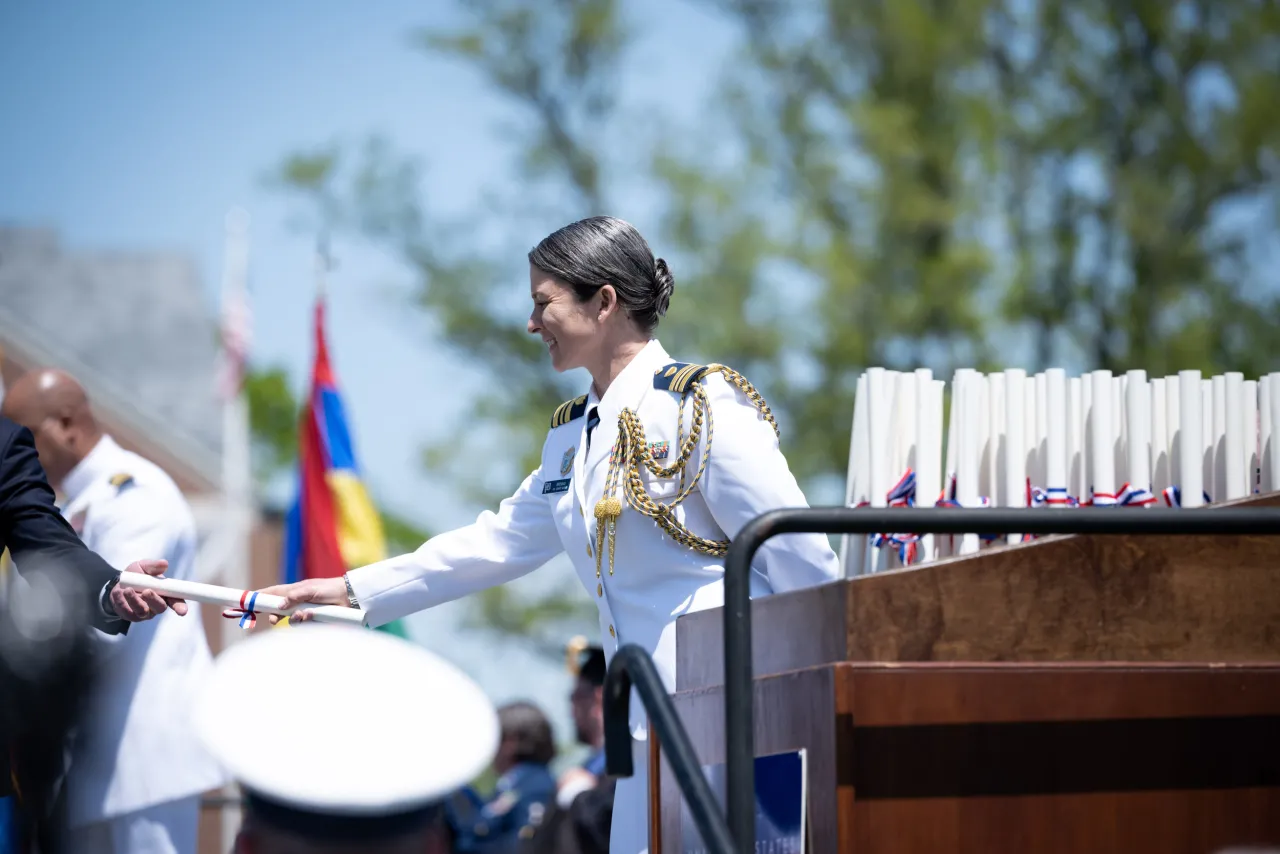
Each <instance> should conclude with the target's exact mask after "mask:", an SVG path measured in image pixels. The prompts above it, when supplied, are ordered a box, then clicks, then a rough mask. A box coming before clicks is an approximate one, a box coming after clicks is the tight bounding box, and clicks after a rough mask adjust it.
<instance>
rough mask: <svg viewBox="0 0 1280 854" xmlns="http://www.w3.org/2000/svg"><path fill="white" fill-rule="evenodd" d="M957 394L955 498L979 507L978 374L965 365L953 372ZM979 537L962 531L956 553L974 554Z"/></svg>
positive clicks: (980, 390) (965, 505) (968, 505)
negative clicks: (961, 369) (957, 435)
mask: <svg viewBox="0 0 1280 854" xmlns="http://www.w3.org/2000/svg"><path fill="white" fill-rule="evenodd" d="M956 374H957V376H956V386H957V387H956V395H957V397H958V398H959V401H960V406H959V410H960V411H959V415H958V417H957V419H956V427H957V430H958V432H959V439H960V442H959V444H960V448H959V453H957V455H956V501H958V502H959V504H960V506H961V507H977V506H978V438H979V429H980V427H979V422H980V419H981V417H982V414H981V412H980V411H979V410H980V408H981V401H982V387H981V385H980V383H979V380H980V379H981V377H980V376H979V375H978V373H977V371H974V370H972V369H968V368H966V369H965V370H963V371H957V372H956ZM979 547H980V540H979V539H978V535H977V534H976V533H974V534H964V535H963V536H962V538H961V540H960V543H959V549H958V550H957V551H958V553H959V554H962V555H963V554H973V553H974V552H976V551H978V549H979Z"/></svg>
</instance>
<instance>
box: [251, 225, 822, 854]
mask: <svg viewBox="0 0 1280 854" xmlns="http://www.w3.org/2000/svg"><path fill="white" fill-rule="evenodd" d="M529 262H530V266H529V287H530V294H531V296H532V298H533V312H532V314H531V315H530V317H529V324H528V329H529V332H530V333H532V334H534V335H539V336H541V337H542V339H543V341H545V342H546V345H547V350H548V353H549V355H550V357H551V363H552V365H553V366H554V367H555V369H556V370H557V371H565V370H569V369H572V368H586V369H587V370H588V371H589V372H590V374H591V378H592V383H591V387H590V389H589V390H588V391H587V393H586V394H584V395H583V396H581V397H578V398H576V399H574V400H570V401H567V402H566V403H564V404H562V405H561V406H560V407H559V408H558V409H556V411H555V413H554V414H553V415H552V418H551V429H550V431H549V432H548V433H547V438H546V442H545V444H544V445H543V449H542V462H541V464H540V465H539V466H538V468H537V469H536V470H535V471H533V472H532V473H531V474H530V475H529V476H528V477H526V478H525V480H524V482H523V483H522V484H520V488H519V489H517V490H516V492H515V494H514V495H512V496H511V497H510V498H508V499H506V500H504V501H503V502H502V503H501V505H500V506H499V507H498V511H497V512H496V513H492V512H488V511H486V512H484V513H482V514H481V515H480V517H479V518H478V519H476V521H475V522H474V523H473V524H471V525H468V526H466V527H464V528H460V529H457V530H454V531H450V532H448V533H444V534H440V535H439V536H436V537H433V538H432V539H431V540H429V541H428V542H427V543H425V544H423V545H422V546H421V547H420V548H419V549H418V550H417V551H415V552H413V553H412V554H407V555H402V556H400V557H395V558H390V559H388V560H384V561H380V562H378V563H375V564H371V565H369V566H365V567H361V568H359V569H354V570H352V571H351V572H349V573H348V574H347V575H346V576H345V579H344V578H334V579H316V580H311V581H303V582H299V583H298V584H294V585H281V586H279V587H273V588H269V592H273V593H277V594H280V595H284V596H286V597H287V598H288V599H289V600H290V603H291V604H292V603H298V602H323V603H329V604H347V605H353V604H354V605H358V607H361V608H364V609H365V610H366V611H367V612H368V615H369V620H370V622H371V623H372V624H373V625H381V624H383V623H387V622H390V621H391V620H395V619H399V618H401V617H404V616H405V615H406V614H410V613H413V612H415V611H420V610H422V609H424V608H430V607H432V606H433V605H438V604H440V603H441V602H447V601H450V600H453V599H457V598H459V597H461V596H466V595H467V594H470V593H474V592H476V591H478V590H482V589H484V588H486V587H490V586H493V585H496V584H503V583H505V582H507V581H511V580H512V579H515V578H518V577H520V576H522V575H525V574H526V573H529V572H531V571H533V570H534V569H537V568H538V567H539V566H541V565H543V564H544V563H546V562H547V561H548V560H550V559H551V558H553V557H555V556H556V555H557V554H559V553H560V552H561V551H564V552H566V553H567V554H568V555H569V557H570V558H571V559H572V561H573V564H574V566H575V568H576V569H577V572H578V577H579V578H581V579H582V583H583V585H584V586H585V587H586V589H587V590H588V591H589V594H590V596H591V598H592V599H593V600H594V601H595V603H596V605H597V607H598V608H599V613H600V632H601V637H602V641H603V646H604V649H605V653H606V655H608V656H609V657H610V659H612V655H613V653H614V652H615V651H616V650H617V649H618V647H619V645H621V644H625V643H634V644H639V645H640V646H641V647H642V648H644V649H646V650H648V651H649V652H650V653H651V654H652V655H653V659H654V662H655V664H656V665H657V668H658V670H659V672H660V673H661V674H662V677H663V679H664V681H665V682H666V685H667V688H668V690H673V689H674V687H675V663H676V657H675V621H676V618H677V617H679V616H680V615H681V614H686V613H689V612H692V611H698V610H701V609H704V608H713V607H716V606H719V605H721V604H722V602H723V590H722V578H723V575H724V553H725V550H726V548H727V545H728V540H729V539H730V538H731V537H732V536H734V535H735V534H736V533H737V532H738V530H739V529H740V528H741V527H742V526H743V525H744V524H746V523H747V522H748V521H750V520H751V519H753V518H755V517H756V516H758V515H760V514H761V513H764V512H766V511H768V510H772V509H776V508H779V507H801V506H806V501H805V498H804V494H803V493H802V492H801V490H800V487H799V486H798V485H797V483H796V480H795V478H794V476H793V475H792V474H791V471H790V470H789V468H788V466H787V462H786V460H785V459H784V457H783V455H782V453H781V451H780V450H779V445H778V434H777V427H776V424H775V423H774V420H773V415H772V413H771V412H770V411H769V409H768V406H767V405H766V404H765V403H764V401H763V400H762V399H761V398H760V396H759V395H758V394H757V393H756V392H755V390H754V389H753V388H752V387H751V385H750V384H749V383H748V382H747V381H746V380H745V379H744V378H742V377H741V376H740V375H738V374H737V373H735V372H734V371H732V370H730V369H728V368H724V367H722V366H714V365H713V366H710V367H704V366H698V365H689V364H685V363H682V362H676V361H674V360H672V358H671V357H670V356H669V355H667V353H666V351H665V350H663V348H662V345H661V344H660V343H658V341H657V340H656V339H655V338H654V337H653V330H654V328H655V327H656V326H657V324H658V319H659V318H660V317H661V316H662V315H663V314H664V313H665V312H666V310H667V305H668V303H669V301H670V299H671V292H672V290H673V288H674V281H673V279H672V276H671V273H670V272H669V271H668V269H667V265H666V263H665V262H664V261H662V260H661V259H657V260H655V259H654V256H653V253H652V252H651V251H650V249H649V246H648V244H647V243H646V242H645V241H644V238H642V237H641V236H640V234H639V233H638V232H637V231H636V229H635V228H634V227H632V226H631V225H630V224H628V223H626V222H623V221H622V220H618V219H614V218H612V217H592V218H590V219H586V220H582V221H580V222H575V223H572V224H571V225H568V226H565V227H564V228H562V229H560V230H559V231H556V232H555V233H554V234H552V235H550V236H548V237H547V238H546V239H545V240H543V241H542V242H541V243H539V244H538V246H536V247H535V248H534V249H533V250H532V251H531V252H530V253H529ZM752 570H753V571H752V578H751V592H752V595H753V596H762V595H767V594H769V593H780V592H783V591H787V590H795V589H797V588H801V587H808V586H811V585H815V584H821V583H824V582H827V581H832V580H834V579H835V578H836V577H837V571H838V570H837V559H836V555H835V553H834V552H833V551H832V550H831V547H830V545H829V544H828V542H827V539H826V537H825V536H823V535H788V536H784V537H777V538H774V539H771V540H769V541H768V542H767V543H766V544H765V546H764V547H763V548H762V549H761V550H760V551H759V553H758V554H757V556H756V558H755V562H754V563H753V565H752ZM295 619H297V618H295ZM273 620H274V618H273ZM631 705H632V709H633V711H632V725H631V729H632V733H633V735H634V737H635V739H636V743H634V744H633V748H634V750H635V755H636V762H635V770H636V774H635V776H634V777H632V778H630V779H628V780H621V781H619V784H618V787H617V793H616V796H615V801H614V812H613V828H612V833H611V844H610V850H611V851H612V852H613V854H639V852H642V851H645V850H646V849H647V839H648V814H647V803H646V798H647V781H646V776H647V763H648V753H647V750H646V749H645V745H644V743H643V742H644V741H645V740H646V739H647V732H646V728H645V716H644V714H643V709H642V707H641V706H640V703H639V700H638V698H634V697H633V700H632V704H631Z"/></svg>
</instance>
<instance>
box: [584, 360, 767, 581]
mask: <svg viewBox="0 0 1280 854" xmlns="http://www.w3.org/2000/svg"><path fill="white" fill-rule="evenodd" d="M712 373H718V374H720V375H722V376H723V377H724V378H725V379H726V380H727V381H728V382H730V383H731V384H733V385H734V386H736V387H737V388H738V390H739V391H741V392H742V393H743V394H744V395H746V397H747V400H749V401H750V402H751V404H752V405H753V406H755V408H756V409H757V410H759V411H760V414H761V415H763V416H764V419H765V421H767V422H769V425H770V426H771V427H773V432H774V435H775V436H777V435H779V431H778V422H777V421H776V420H774V417H773V412H772V411H771V410H770V409H769V404H767V403H765V401H764V398H763V397H761V396H760V393H759V392H758V391H756V389H755V387H754V386H752V385H751V383H750V382H748V381H747V379H746V377H744V376H742V374H740V373H738V372H737V371H735V370H733V369H732V368H729V367H726V366H725V365H720V364H711V365H693V364H686V363H684V362H676V363H675V364H672V365H669V366H667V367H666V368H665V369H663V368H659V369H658V370H657V371H655V372H654V376H653V387H654V388H656V389H659V390H663V391H670V392H673V393H675V394H679V395H680V396H681V401H680V410H679V412H680V418H679V422H678V424H677V439H676V442H675V444H676V446H677V447H678V448H679V454H678V455H677V457H676V459H675V460H674V461H673V462H672V463H671V465H670V466H667V467H665V468H664V467H662V466H660V465H658V463H656V462H655V461H654V458H653V451H652V448H650V446H649V444H648V443H647V442H646V441H645V435H644V425H642V424H641V423H640V419H639V417H638V416H637V415H636V414H635V413H634V412H632V411H631V410H630V409H623V410H622V412H620V413H619V414H618V439H617V442H616V443H615V444H614V446H613V448H612V449H611V450H610V454H609V471H608V474H607V476H606V477H605V487H604V496H603V497H602V498H601V499H600V501H599V502H597V503H596V509H595V517H596V578H597V579H600V577H601V574H602V564H603V556H604V546H605V543H606V542H607V543H608V547H609V574H610V575H613V558H614V549H615V545H616V542H617V526H618V517H620V516H621V515H622V501H621V500H619V499H618V497H617V491H618V485H619V482H620V481H621V482H622V485H623V486H622V492H623V495H624V496H625V497H626V503H627V505H628V506H630V507H631V508H632V509H633V510H635V511H637V512H639V513H641V514H642V515H644V516H647V517H649V518H650V519H653V520H654V521H655V522H657V523H658V525H659V526H660V527H661V528H662V529H663V530H664V531H665V532H666V533H667V535H668V536H670V537H671V539H673V540H675V541H676V542H677V543H680V544H681V545H684V546H688V547H689V548H691V549H693V550H694V551H696V552H700V553H702V554H706V555H711V556H714V557H721V556H723V555H724V554H726V553H727V552H728V550H729V541H728V540H708V539H706V538H704V537H699V536H697V535H696V534H694V533H693V532H692V531H690V530H689V529H688V528H686V527H685V526H684V525H682V524H681V523H680V522H679V521H677V520H676V513H675V510H676V507H677V506H679V504H680V503H681V502H682V501H684V500H685V498H687V497H688V496H689V495H690V493H692V492H693V490H694V488H695V487H696V486H697V485H698V481H700V480H701V479H702V475H703V474H704V473H705V472H706V469H707V461H708V460H709V459H710V458H711V444H712V438H713V434H714V430H715V425H714V422H713V420H712V417H711V404H710V401H709V400H708V398H707V391H706V388H705V387H704V386H703V384H702V381H703V379H705V378H706V377H707V376H708V375H709V374H712ZM690 394H692V395H693V397H694V405H693V423H692V424H691V425H690V429H689V435H688V436H687V437H686V436H685V435H684V398H685V397H688V396H689V395H690ZM704 421H705V422H706V430H707V447H706V452H705V453H704V454H703V455H702V460H701V461H700V462H699V464H698V470H697V472H696V473H695V474H694V475H693V479H692V480H689V481H688V482H687V483H686V477H685V476H686V467H687V465H688V462H689V459H690V458H691V457H692V456H693V450H694V448H695V447H697V444H698V440H699V439H700V438H701V437H702V426H703V422H704ZM642 465H643V466H644V467H645V468H646V469H648V470H649V472H650V473H652V474H653V476H654V477H658V478H664V479H665V478H673V477H675V476H677V475H679V476H680V486H681V488H680V491H679V492H678V493H677V494H676V496H675V498H673V499H672V500H671V502H670V503H669V504H662V503H659V502H657V501H655V500H654V499H653V498H652V497H651V496H650V495H649V493H648V491H647V490H646V489H645V487H644V483H643V482H642V481H641V479H640V467H641V466H642Z"/></svg>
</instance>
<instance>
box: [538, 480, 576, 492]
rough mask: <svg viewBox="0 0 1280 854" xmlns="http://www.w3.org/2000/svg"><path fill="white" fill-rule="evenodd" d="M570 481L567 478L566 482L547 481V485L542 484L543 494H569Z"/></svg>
mask: <svg viewBox="0 0 1280 854" xmlns="http://www.w3.org/2000/svg"><path fill="white" fill-rule="evenodd" d="M569 480H570V479H569V478H567V477H566V478H565V479H564V480H549V481H547V482H546V483H544V484H542V494H543V495H551V494H553V493H556V492H568V491H569Z"/></svg>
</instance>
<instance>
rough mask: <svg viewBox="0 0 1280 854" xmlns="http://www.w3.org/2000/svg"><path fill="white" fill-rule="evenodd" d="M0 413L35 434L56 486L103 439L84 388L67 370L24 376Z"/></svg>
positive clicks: (47, 470) (37, 371) (47, 472)
mask: <svg viewBox="0 0 1280 854" xmlns="http://www.w3.org/2000/svg"><path fill="white" fill-rule="evenodd" d="M0 411H2V412H3V414H4V415H5V416H6V417H8V418H11V419H13V420H14V421H16V422H18V423H19V424H21V425H22V426H24V427H26V428H27V429H29V430H30V431H31V432H32V434H34V435H35V438H36V451H37V452H38V453H39V454H40V464H41V465H43V466H44V470H45V473H46V474H48V476H49V480H50V481H51V482H52V483H53V484H54V485H55V486H57V485H59V484H60V483H61V482H62V479H63V478H65V477H66V476H67V475H68V474H69V473H70V472H71V470H72V469H73V468H75V467H76V464H77V463H79V462H80V461H81V460H82V459H84V458H85V457H86V456H87V455H88V454H89V452H90V451H92V450H93V446H94V445H96V444H97V443H98V440H99V439H101V438H102V431H101V430H100V429H99V428H98V424H97V421H95V420H94V417H93V410H92V409H91V408H90V406H89V398H88V396H87V395H86V394H85V393H84V388H83V387H82V386H81V385H80V383H78V382H76V379H75V377H73V376H71V375H70V374H68V373H66V372H64V371H59V370H54V369H52V368H44V369H40V370H34V371H28V372H27V373H25V374H23V375H22V376H21V377H19V378H18V381H17V382H15V383H14V384H13V387H12V388H11V389H9V390H8V391H7V392H6V393H5V396H4V405H3V407H0Z"/></svg>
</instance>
